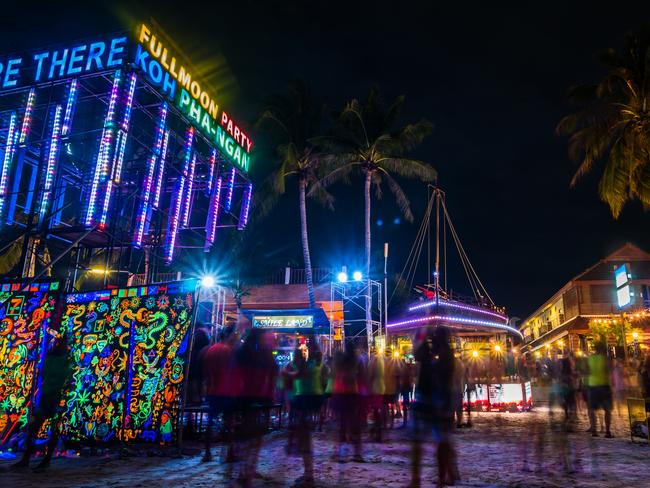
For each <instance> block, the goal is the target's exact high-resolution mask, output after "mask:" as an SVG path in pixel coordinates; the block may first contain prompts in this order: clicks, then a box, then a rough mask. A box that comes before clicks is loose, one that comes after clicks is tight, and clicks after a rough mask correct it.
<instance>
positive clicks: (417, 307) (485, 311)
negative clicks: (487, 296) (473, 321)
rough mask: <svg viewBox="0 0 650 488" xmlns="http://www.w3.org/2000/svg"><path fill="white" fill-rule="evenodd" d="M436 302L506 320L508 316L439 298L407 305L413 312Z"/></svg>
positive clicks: (434, 304)
mask: <svg viewBox="0 0 650 488" xmlns="http://www.w3.org/2000/svg"><path fill="white" fill-rule="evenodd" d="M436 303H437V304H438V305H439V306H441V307H449V308H456V309H458V310H467V311H469V312H476V313H482V314H485V315H491V316H493V317H496V318H499V319H502V320H505V321H506V322H507V321H508V317H506V316H504V315H502V314H500V313H497V312H491V311H490V310H485V309H484V308H481V307H475V306H473V305H465V304H464V303H455V302H450V301H448V300H443V299H440V300H439V301H438V302H436V300H430V301H427V302H425V303H420V304H418V305H414V306H412V307H409V312H413V311H414V310H420V309H422V308H428V307H435V306H436Z"/></svg>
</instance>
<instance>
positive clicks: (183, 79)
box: [178, 66, 192, 90]
mask: <svg viewBox="0 0 650 488" xmlns="http://www.w3.org/2000/svg"><path fill="white" fill-rule="evenodd" d="M178 81H179V82H180V84H181V85H183V86H184V87H185V88H187V89H188V90H189V89H190V83H192V77H191V76H190V74H189V73H187V72H186V71H185V68H184V67H182V66H181V70H180V71H179V72H178Z"/></svg>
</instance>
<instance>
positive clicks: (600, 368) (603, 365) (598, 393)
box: [587, 342, 613, 438]
mask: <svg viewBox="0 0 650 488" xmlns="http://www.w3.org/2000/svg"><path fill="white" fill-rule="evenodd" d="M588 365H589V376H587V408H588V409H589V432H591V435H592V436H593V437H598V431H597V428H596V411H597V410H599V409H602V410H604V412H605V437H607V438H611V437H613V436H612V431H611V425H612V388H611V383H610V367H609V361H608V358H607V347H606V345H605V343H603V342H599V343H597V344H596V352H595V354H592V355H591V356H589V359H588Z"/></svg>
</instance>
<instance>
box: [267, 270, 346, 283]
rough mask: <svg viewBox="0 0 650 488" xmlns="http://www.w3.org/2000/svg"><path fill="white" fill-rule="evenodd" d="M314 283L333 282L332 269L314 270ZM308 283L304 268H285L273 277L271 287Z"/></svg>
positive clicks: (270, 279) (269, 281)
mask: <svg viewBox="0 0 650 488" xmlns="http://www.w3.org/2000/svg"><path fill="white" fill-rule="evenodd" d="M311 272H312V277H313V280H314V283H326V282H328V281H332V279H333V277H334V272H333V271H332V270H331V269H330V268H312V270H311ZM305 283H307V276H306V273H305V270H304V269H303V268H285V269H283V270H280V271H278V272H277V273H275V274H273V275H271V277H270V278H269V280H268V284H269V285H301V284H305Z"/></svg>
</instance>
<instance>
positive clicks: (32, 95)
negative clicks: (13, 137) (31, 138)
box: [18, 88, 36, 144]
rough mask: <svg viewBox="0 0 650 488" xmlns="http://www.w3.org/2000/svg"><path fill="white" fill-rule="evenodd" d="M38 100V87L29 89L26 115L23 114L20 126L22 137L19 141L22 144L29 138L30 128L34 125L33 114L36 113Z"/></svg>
mask: <svg viewBox="0 0 650 488" xmlns="http://www.w3.org/2000/svg"><path fill="white" fill-rule="evenodd" d="M35 101H36V88H32V89H31V90H29V95H27V104H26V105H25V115H23V123H22V126H21V127H20V139H18V143H19V144H22V143H23V142H25V141H26V140H27V136H28V135H29V130H30V129H31V126H32V116H33V114H34V102H35Z"/></svg>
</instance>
